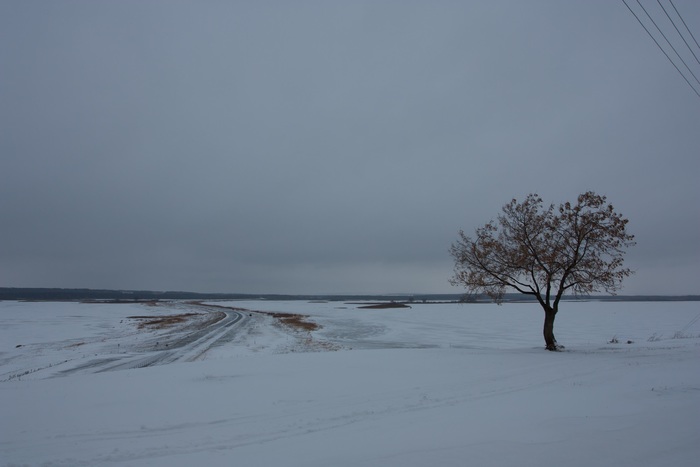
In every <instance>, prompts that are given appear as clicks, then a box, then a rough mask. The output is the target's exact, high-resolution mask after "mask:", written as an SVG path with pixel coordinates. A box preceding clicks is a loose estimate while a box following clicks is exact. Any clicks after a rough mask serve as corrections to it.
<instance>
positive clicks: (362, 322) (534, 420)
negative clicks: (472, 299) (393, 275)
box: [0, 301, 700, 467]
mask: <svg viewBox="0 0 700 467" xmlns="http://www.w3.org/2000/svg"><path fill="white" fill-rule="evenodd" d="M211 303H212V304H216V305H220V306H226V305H228V306H234V307H239V308H246V309H249V310H262V311H277V312H292V313H303V314H305V315H309V316H310V318H309V320H310V321H314V322H316V323H318V324H320V325H321V326H322V328H321V329H319V330H316V331H313V332H307V331H299V330H296V331H295V330H293V329H289V328H285V327H284V326H281V325H280V324H279V323H278V322H277V321H276V320H275V319H274V318H273V317H272V316H270V315H265V314H258V313H248V312H245V313H233V312H232V313H229V316H228V317H227V318H226V319H228V321H225V320H222V321H217V323H218V324H212V320H210V319H209V318H211V317H212V316H213V315H211V314H207V313H208V312H209V313H216V312H217V308H209V309H208V308H206V307H202V306H196V305H188V304H186V303H177V302H174V303H170V304H167V305H165V304H161V305H159V306H147V305H144V304H80V303H18V302H0V401H1V404H0V465H4V466H23V465H29V466H101V465H108V466H112V465H118V466H193V465H199V466H323V467H327V466H402V467H405V466H421V467H423V466H467V465H472V466H508V465H510V466H516V465H517V466H538V467H541V466H544V465H556V466H586V467H589V466H591V465H605V466H616V467H617V466H633V467H640V466H669V465H674V466H691V465H692V466H695V465H698V460H699V459H700V319H699V317H700V302H644V303H606V302H595V301H591V302H575V303H564V304H563V305H562V308H561V311H560V313H559V315H558V317H557V322H556V328H555V331H556V335H557V339H558V340H559V342H560V343H561V344H563V345H565V346H566V351H565V352H560V353H552V352H546V351H544V350H543V340H542V337H541V325H542V318H543V316H542V312H541V310H540V309H539V308H538V306H537V305H535V304H505V305H503V306H500V307H499V306H495V305H487V304H472V305H457V304H415V305H413V306H412V308H410V309H387V310H363V309H358V308H357V305H353V304H346V303H340V302H329V303H308V302H302V301H297V302H274V301H247V302H228V303H224V302H211ZM220 310H223V309H220ZM190 312H192V313H197V315H196V316H190V317H188V318H187V320H185V321H184V323H185V324H179V325H177V326H175V327H165V328H159V327H157V326H150V327H149V326H145V327H142V328H141V329H139V328H138V324H139V323H142V322H144V321H145V319H143V318H142V319H135V318H130V317H133V316H151V317H154V316H165V315H174V314H183V313H190ZM219 313H221V312H220V311H219ZM188 335H190V336H194V337H192V338H189V339H188V338H187V336H188ZM612 340H616V341H617V343H610V341H612ZM628 341H629V342H630V343H628ZM139 367H142V368H139Z"/></svg>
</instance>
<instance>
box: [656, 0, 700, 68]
mask: <svg viewBox="0 0 700 467" xmlns="http://www.w3.org/2000/svg"><path fill="white" fill-rule="evenodd" d="M656 3H658V4H659V6H660V7H661V9H662V10H664V13H666V17H667V18H668V19H669V21H671V24H672V25H673V27H674V28H676V32H677V33H678V35H679V36H681V39H683V42H685V46H686V47H688V50H690V53H691V54H693V57H695V61H696V62H698V63H700V60H698V56H697V55H695V52H693V49H692V48H691V47H690V44H688V41H687V40H685V37H684V36H683V34H681V32H680V30H679V29H678V26H676V22H675V21H673V18H671V16H670V15H669V14H668V11H666V8H665V7H664V6H663V5H662V4H661V0H656ZM672 5H673V4H672ZM674 8H675V7H674ZM676 13H678V10H676ZM678 17H679V18H680V15H678ZM681 21H683V18H681ZM683 24H685V22H684V23H683ZM691 35H692V34H691Z"/></svg>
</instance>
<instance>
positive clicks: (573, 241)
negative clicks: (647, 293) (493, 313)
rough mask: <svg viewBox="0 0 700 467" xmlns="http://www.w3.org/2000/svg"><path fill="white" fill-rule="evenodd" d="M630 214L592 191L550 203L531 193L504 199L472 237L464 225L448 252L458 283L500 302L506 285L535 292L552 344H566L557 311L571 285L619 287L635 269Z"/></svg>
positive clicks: (579, 289)
mask: <svg viewBox="0 0 700 467" xmlns="http://www.w3.org/2000/svg"><path fill="white" fill-rule="evenodd" d="M627 223H628V220H627V219H625V218H623V217H622V216H621V215H620V214H618V213H616V212H615V210H614V209H613V206H612V205H610V204H607V203H606V198H605V196H599V195H597V194H595V193H594V192H592V191H589V192H586V193H583V194H581V195H579V197H578V200H577V203H576V204H575V205H572V204H571V203H568V202H567V203H564V204H562V205H560V206H559V207H558V208H556V209H555V207H554V205H550V206H549V207H547V208H545V207H544V206H543V203H542V199H541V198H540V197H539V196H538V195H536V194H530V195H528V196H527V198H526V199H525V201H523V202H522V203H519V202H518V201H517V200H515V199H513V200H512V201H511V202H510V203H508V204H507V205H505V206H503V213H502V214H500V215H499V216H498V219H497V221H496V222H494V221H491V222H489V223H488V224H486V225H484V226H483V227H481V228H478V229H476V232H475V236H474V239H472V238H470V237H468V236H466V235H465V234H464V232H463V231H460V232H459V240H458V241H457V242H456V243H454V244H452V247H451V248H450V254H451V255H452V256H453V258H454V260H455V271H454V276H453V277H452V278H451V279H450V283H451V284H452V285H461V286H464V287H466V288H467V290H468V291H469V292H470V293H485V294H487V295H488V296H489V297H491V298H492V299H493V300H495V301H496V302H497V303H501V301H502V299H503V296H504V294H505V292H506V291H507V290H508V289H515V290H516V291H518V292H520V293H523V294H526V295H533V296H534V297H535V298H536V299H537V301H538V302H539V304H540V305H541V306H542V308H543V309H544V316H545V317H544V330H543V334H544V341H545V344H546V348H547V350H559V349H561V348H562V347H561V346H560V345H559V344H557V340H556V339H555V338H554V318H555V316H556V315H557V312H558V311H559V302H560V300H561V298H562V296H563V295H564V293H565V292H569V293H573V294H584V295H587V294H590V293H591V292H597V291H601V290H604V291H605V292H608V293H611V294H614V293H615V292H616V291H617V290H619V287H620V285H621V283H622V280H623V279H624V278H625V277H627V276H629V275H630V274H632V271H631V270H630V269H627V268H624V267H623V259H624V258H623V256H624V253H625V248H627V247H630V246H633V245H634V244H635V242H634V236H633V235H629V234H628V233H627V230H626V226H627Z"/></svg>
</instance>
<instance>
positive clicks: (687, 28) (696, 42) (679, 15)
mask: <svg viewBox="0 0 700 467" xmlns="http://www.w3.org/2000/svg"><path fill="white" fill-rule="evenodd" d="M668 2H669V3H670V4H671V6H672V7H673V9H674V10H676V14H677V15H678V17H679V18H680V19H681V21H682V22H683V26H685V29H686V30H687V31H688V33H689V34H690V37H692V38H693V40H694V41H695V45H697V46H698V48H700V44H698V41H697V39H695V36H694V35H693V32H692V31H691V30H690V28H689V27H688V25H687V24H685V20H684V19H683V17H682V16H681V14H680V13H679V12H678V8H676V5H674V4H673V0H668Z"/></svg>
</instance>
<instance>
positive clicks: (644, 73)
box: [0, 0, 700, 294]
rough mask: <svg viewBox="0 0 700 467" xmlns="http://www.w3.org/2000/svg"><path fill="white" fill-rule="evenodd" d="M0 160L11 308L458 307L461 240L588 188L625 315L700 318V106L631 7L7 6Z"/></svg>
mask: <svg viewBox="0 0 700 467" xmlns="http://www.w3.org/2000/svg"><path fill="white" fill-rule="evenodd" d="M629 3H630V4H631V5H630V6H633V7H634V6H636V2H634V1H632V2H629ZM642 3H644V4H645V5H646V6H647V7H648V8H649V11H650V13H652V14H653V15H655V18H657V20H658V21H659V22H660V25H663V24H666V23H663V21H662V20H664V19H665V17H662V16H661V15H663V12H662V11H661V10H660V8H659V7H658V4H657V3H656V2H655V1H649V0H646V1H644V2H642ZM664 3H665V5H667V6H668V3H667V0H664ZM674 4H675V6H676V7H677V8H678V10H679V11H680V12H681V14H682V15H683V19H684V20H685V21H686V23H687V24H688V26H689V27H690V29H691V30H692V31H693V32H694V34H695V36H696V37H698V38H700V2H697V1H695V0H674ZM671 12H672V11H671ZM666 22H667V20H666ZM667 27H668V28H671V26H670V24H667ZM668 31H672V32H673V33H674V34H675V31H673V30H672V29H668ZM679 44H680V46H679V51H680V52H684V50H683V49H681V48H680V47H681V46H682V47H685V45H684V44H682V42H680V41H679ZM685 52H687V49H685ZM697 53H698V55H699V56H700V50H699V51H698V52H697ZM687 55H688V56H689V57H690V59H689V60H688V65H690V66H691V68H692V67H693V66H694V68H693V70H694V71H695V73H696V74H697V75H698V76H700V65H698V63H696V62H695V61H694V58H693V57H692V56H690V55H689V52H688V53H687ZM691 79H692V78H691ZM696 86H697V87H698V89H700V85H697V83H696ZM0 158H1V159H0V161H1V163H2V165H1V170H0V286H6V287H89V288H113V289H150V290H190V291H203V292H247V293H398V292H417V293H425V292H435V293H440V292H447V293H450V292H452V293H458V292H460V290H459V289H457V288H454V287H451V286H450V285H449V284H448V282H447V280H448V278H449V277H450V276H451V274H452V267H453V264H452V260H451V258H450V256H449V253H448V249H449V246H450V244H451V243H452V242H453V241H454V240H456V238H457V231H458V230H459V229H460V228H462V229H464V230H465V231H466V232H467V233H470V232H473V230H474V228H476V227H478V226H480V225H483V224H484V223H486V222H487V221H489V220H491V219H492V218H494V217H495V216H496V215H497V214H498V213H499V212H500V208H501V207H502V206H503V205H504V204H505V203H507V202H508V201H509V200H510V199H511V198H514V197H515V198H519V199H520V198H523V197H524V196H525V195H527V194H528V193H531V192H536V193H539V194H540V195H541V196H542V197H543V198H544V199H545V201H546V202H554V203H559V202H562V201H567V200H574V199H575V198H576V196H577V195H578V194H579V193H581V192H584V191H587V190H594V191H596V192H598V193H600V194H604V195H607V196H608V200H609V201H610V202H611V203H612V204H613V205H614V206H615V207H616V208H617V209H618V210H619V211H620V212H622V214H623V215H624V216H626V217H628V218H629V219H630V224H629V230H630V232H631V233H633V234H635V235H636V237H637V238H636V240H637V242H638V244H637V246H636V247H634V248H633V249H631V250H630V251H629V253H628V255H627V265H628V266H630V267H632V268H634V269H635V270H636V271H637V274H636V275H635V276H633V277H632V278H630V279H629V280H628V281H627V282H626V286H625V288H624V290H623V291H622V293H648V294H691V293H692V294H700V285H698V278H700V247H699V246H698V240H699V239H700V216H699V214H700V210H699V209H698V201H699V200H700V183H698V178H699V175H700V98H699V97H698V96H697V95H695V94H694V93H693V91H692V89H691V88H690V87H689V86H688V84H687V83H685V82H684V81H683V79H682V78H681V76H680V75H679V73H678V71H676V70H675V69H674V68H673V67H672V65H671V64H670V63H669V61H668V59H667V58H666V57H664V56H663V54H662V53H661V51H660V50H659V49H658V48H657V46H656V45H655V44H654V43H653V41H652V40H651V39H650V38H649V36H648V35H647V33H646V32H644V30H643V29H642V27H641V26H640V25H639V23H638V22H637V20H636V19H635V18H634V17H633V16H632V15H631V14H630V12H629V10H628V9H627V8H626V7H625V5H624V4H623V3H622V1H613V0H587V1H573V0H572V1H564V0H551V1H537V0H531V1H518V0H512V1H505V0H504V1H492V0H483V1H470V2H466V1H465V2H462V1H435V0H431V1H287V0H285V1H262V2H257V1H238V2H234V1H231V2H228V1H198V2H189V1H188V2H185V1H179V2H178V1H170V0H168V1H118V2H117V1H114V2H106V1H105V2H102V1H19V0H17V1H7V0H2V1H0Z"/></svg>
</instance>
